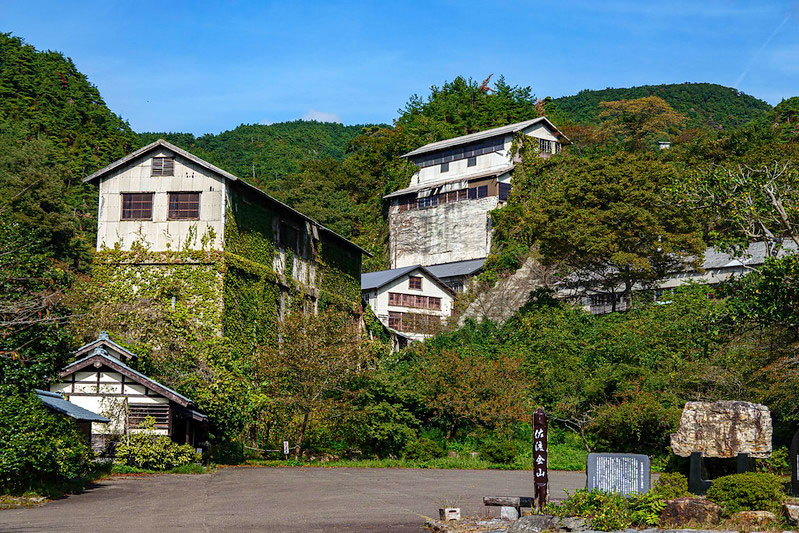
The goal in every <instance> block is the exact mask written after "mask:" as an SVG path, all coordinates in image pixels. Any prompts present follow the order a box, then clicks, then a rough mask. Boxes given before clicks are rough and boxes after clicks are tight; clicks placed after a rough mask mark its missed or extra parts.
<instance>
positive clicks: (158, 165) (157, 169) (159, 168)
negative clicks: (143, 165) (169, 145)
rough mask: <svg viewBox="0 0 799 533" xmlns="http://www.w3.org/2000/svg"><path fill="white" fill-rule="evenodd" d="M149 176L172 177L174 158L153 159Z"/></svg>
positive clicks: (173, 173)
mask: <svg viewBox="0 0 799 533" xmlns="http://www.w3.org/2000/svg"><path fill="white" fill-rule="evenodd" d="M150 175H151V176H174V175H175V158H174V157H153V162H152V166H151V168H150Z"/></svg>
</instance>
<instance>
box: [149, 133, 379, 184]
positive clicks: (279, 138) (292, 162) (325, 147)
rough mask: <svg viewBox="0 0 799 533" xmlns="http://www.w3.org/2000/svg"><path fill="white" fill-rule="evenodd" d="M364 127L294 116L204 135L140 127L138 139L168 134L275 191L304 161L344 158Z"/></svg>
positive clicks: (174, 142)
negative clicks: (155, 130)
mask: <svg viewBox="0 0 799 533" xmlns="http://www.w3.org/2000/svg"><path fill="white" fill-rule="evenodd" d="M363 127H364V126H361V125H353V126H344V125H342V124H338V123H334V122H316V121H306V120H295V121H292V122H280V123H277V124H269V125H264V124H242V125H240V126H238V127H236V128H235V129H232V130H228V131H224V132H222V133H220V134H218V135H214V134H210V133H209V134H206V135H202V136H200V137H195V136H194V135H192V134H190V133H139V134H138V143H139V145H140V146H144V145H146V144H149V143H151V142H153V141H155V140H157V139H166V140H167V141H169V142H171V143H173V144H175V145H177V146H180V147H181V148H184V149H185V150H188V151H190V152H192V153H193V154H196V155H198V156H200V157H202V158H203V159H205V160H207V161H209V162H210V163H213V164H214V165H217V166H218V167H220V168H224V169H225V170H227V171H228V172H232V173H233V174H235V175H236V176H240V177H242V178H247V179H248V180H249V181H250V182H252V183H253V184H255V185H257V186H259V187H261V188H262V189H264V190H269V191H270V192H271V191H277V190H280V189H283V188H286V187H289V185H287V184H285V183H282V181H283V180H284V179H285V178H286V176H287V175H288V174H290V173H293V172H298V171H299V170H300V168H301V166H302V163H303V162H306V161H310V160H315V159H325V158H332V159H335V160H338V161H341V160H342V159H344V154H345V152H346V150H347V145H348V144H349V143H350V141H352V139H354V138H355V136H356V135H358V134H359V133H360V132H361V130H362V129H363Z"/></svg>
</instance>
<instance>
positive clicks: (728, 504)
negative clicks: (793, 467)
mask: <svg viewBox="0 0 799 533" xmlns="http://www.w3.org/2000/svg"><path fill="white" fill-rule="evenodd" d="M785 496H786V495H785V489H784V488H783V485H782V480H781V479H780V478H779V477H777V476H775V475H774V474H765V473H761V472H747V473H745V474H732V475H731V476H724V477H720V478H718V479H716V480H715V481H713V485H711V486H710V489H708V491H707V498H708V499H709V500H711V501H713V502H716V503H717V504H719V505H720V506H721V507H723V508H724V510H725V511H726V512H727V513H730V514H732V513H737V512H738V511H771V512H777V511H778V510H779V507H780V504H781V503H782V502H783V500H785Z"/></svg>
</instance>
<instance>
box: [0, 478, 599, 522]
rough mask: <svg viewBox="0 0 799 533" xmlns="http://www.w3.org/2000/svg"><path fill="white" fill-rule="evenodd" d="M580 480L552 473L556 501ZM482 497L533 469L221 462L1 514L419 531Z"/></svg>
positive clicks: (476, 510)
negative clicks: (444, 511) (427, 521)
mask: <svg viewBox="0 0 799 533" xmlns="http://www.w3.org/2000/svg"><path fill="white" fill-rule="evenodd" d="M583 486H585V474H583V473H581V472H550V487H551V489H550V490H551V494H552V496H553V497H555V498H559V497H560V496H562V495H563V489H569V490H573V489H576V488H580V487H583ZM489 495H509V496H528V495H532V472H519V471H507V472H505V471H496V470H411V469H384V468H222V469H219V470H217V471H216V472H214V473H212V474H205V475H175V474H171V475H160V476H148V477H143V478H114V479H111V480H108V481H103V482H101V483H98V484H97V485H96V486H94V487H92V488H91V489H89V490H87V491H86V492H84V493H82V494H78V495H74V496H70V497H68V498H64V499H62V500H58V501H55V502H52V503H48V504H46V505H43V506H40V507H34V508H30V509H12V510H6V511H0V531H114V532H115V533H120V532H127V531H137V532H142V531H162V530H167V529H173V530H174V529H179V530H194V531H235V530H238V531H240V532H242V533H243V532H246V531H419V530H420V529H421V528H422V524H423V523H424V518H423V517H424V516H436V515H437V514H438V508H439V507H443V506H456V507H461V510H462V512H463V513H464V514H467V515H473V516H474V515H478V514H481V515H486V514H487V508H486V507H484V506H483V505H482V497H483V496H489ZM497 512H498V509H496V508H495V509H494V510H493V513H492V515H493V516H496V515H497Z"/></svg>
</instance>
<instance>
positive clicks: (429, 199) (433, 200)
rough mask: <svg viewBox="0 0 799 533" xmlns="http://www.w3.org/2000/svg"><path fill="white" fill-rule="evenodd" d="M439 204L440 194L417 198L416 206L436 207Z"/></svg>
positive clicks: (421, 207)
mask: <svg viewBox="0 0 799 533" xmlns="http://www.w3.org/2000/svg"><path fill="white" fill-rule="evenodd" d="M437 205H438V195H431V196H425V197H424V198H419V199H418V200H416V207H418V208H419V209H424V208H425V207H435V206H437Z"/></svg>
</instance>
